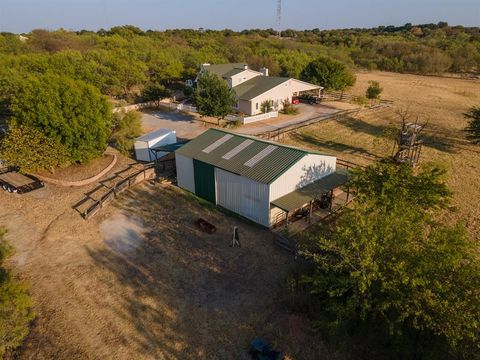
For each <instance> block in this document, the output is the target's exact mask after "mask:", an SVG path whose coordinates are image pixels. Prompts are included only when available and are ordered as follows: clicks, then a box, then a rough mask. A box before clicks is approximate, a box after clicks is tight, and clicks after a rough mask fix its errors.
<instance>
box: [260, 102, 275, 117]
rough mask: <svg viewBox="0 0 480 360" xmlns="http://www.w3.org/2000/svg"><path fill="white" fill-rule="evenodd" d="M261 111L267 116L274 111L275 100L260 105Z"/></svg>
mask: <svg viewBox="0 0 480 360" xmlns="http://www.w3.org/2000/svg"><path fill="white" fill-rule="evenodd" d="M260 110H261V111H262V113H264V114H266V113H269V112H270V111H272V110H273V100H265V101H263V102H262V103H261V104H260Z"/></svg>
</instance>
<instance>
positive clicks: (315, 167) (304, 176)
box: [270, 154, 337, 202]
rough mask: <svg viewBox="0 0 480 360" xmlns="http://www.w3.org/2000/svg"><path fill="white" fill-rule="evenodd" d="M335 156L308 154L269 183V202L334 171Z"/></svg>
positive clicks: (335, 165)
mask: <svg viewBox="0 0 480 360" xmlns="http://www.w3.org/2000/svg"><path fill="white" fill-rule="evenodd" d="M336 167H337V158H336V157H335V156H328V155H317V154H308V155H306V156H304V157H303V158H302V159H300V160H299V161H298V162H297V163H296V164H294V165H293V166H292V167H291V168H290V169H288V170H287V171H286V172H285V173H284V174H282V175H281V176H280V177H279V178H278V179H277V180H275V181H274V182H273V183H272V184H270V202H271V201H274V200H276V199H278V198H281V197H282V196H284V195H287V194H289V193H291V192H292V191H295V190H297V189H299V188H302V187H304V186H306V185H308V184H311V183H312V182H314V181H317V180H319V179H321V178H323V177H325V176H327V175H328V174H330V173H332V172H334V171H335V170H336Z"/></svg>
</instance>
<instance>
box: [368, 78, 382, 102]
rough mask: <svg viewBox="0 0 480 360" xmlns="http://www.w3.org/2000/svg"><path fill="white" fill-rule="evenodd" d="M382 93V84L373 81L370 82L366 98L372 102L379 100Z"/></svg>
mask: <svg viewBox="0 0 480 360" xmlns="http://www.w3.org/2000/svg"><path fill="white" fill-rule="evenodd" d="M382 91H383V89H382V88H381V87H380V83H379V82H378V81H375V80H371V81H369V82H368V88H367V92H366V94H365V96H366V97H367V99H370V100H374V99H379V98H380V94H381V93H382Z"/></svg>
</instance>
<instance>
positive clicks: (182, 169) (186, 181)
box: [175, 153, 195, 193]
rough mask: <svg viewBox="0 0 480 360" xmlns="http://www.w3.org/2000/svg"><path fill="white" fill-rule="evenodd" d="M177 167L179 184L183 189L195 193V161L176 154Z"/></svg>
mask: <svg viewBox="0 0 480 360" xmlns="http://www.w3.org/2000/svg"><path fill="white" fill-rule="evenodd" d="M175 163H176V167H177V184H178V186H179V187H181V188H182V189H185V190H188V191H190V192H192V193H195V174H194V170H193V159H191V158H189V157H186V156H183V155H180V154H177V153H176V154H175Z"/></svg>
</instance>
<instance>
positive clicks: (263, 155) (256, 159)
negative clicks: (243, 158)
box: [244, 145, 278, 168]
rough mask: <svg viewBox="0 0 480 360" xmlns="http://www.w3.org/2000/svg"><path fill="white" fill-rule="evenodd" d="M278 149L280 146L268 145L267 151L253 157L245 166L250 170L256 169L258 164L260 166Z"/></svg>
mask: <svg viewBox="0 0 480 360" xmlns="http://www.w3.org/2000/svg"><path fill="white" fill-rule="evenodd" d="M276 149H278V146H274V145H268V146H267V147H266V148H265V149H263V150H262V151H260V152H259V153H258V154H257V155H255V156H254V157H252V158H251V159H250V160H248V161H247V162H246V163H245V164H244V165H245V166H248V167H250V168H251V167H254V166H255V165H256V164H258V163H259V162H260V161H262V160H263V159H265V158H266V157H267V156H268V155H270V154H271V153H272V152H274V151H275V150H276Z"/></svg>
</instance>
